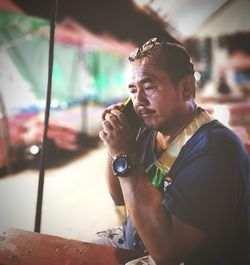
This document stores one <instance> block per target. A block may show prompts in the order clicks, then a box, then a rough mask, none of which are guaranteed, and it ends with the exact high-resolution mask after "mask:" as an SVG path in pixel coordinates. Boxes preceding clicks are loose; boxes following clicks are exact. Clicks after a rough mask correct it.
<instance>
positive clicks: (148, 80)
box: [128, 77, 153, 88]
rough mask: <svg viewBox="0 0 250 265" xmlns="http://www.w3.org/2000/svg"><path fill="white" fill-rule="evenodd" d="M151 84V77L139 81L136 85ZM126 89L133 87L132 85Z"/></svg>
mask: <svg viewBox="0 0 250 265" xmlns="http://www.w3.org/2000/svg"><path fill="white" fill-rule="evenodd" d="M151 82H153V79H152V78H151V77H145V78H143V79H141V80H139V82H138V83H139V84H145V83H151ZM128 87H129V88H132V87H134V85H133V84H129V85H128Z"/></svg>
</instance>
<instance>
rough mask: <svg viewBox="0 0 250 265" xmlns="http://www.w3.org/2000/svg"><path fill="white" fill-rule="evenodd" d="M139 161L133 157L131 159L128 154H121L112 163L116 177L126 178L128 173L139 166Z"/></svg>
mask: <svg viewBox="0 0 250 265" xmlns="http://www.w3.org/2000/svg"><path fill="white" fill-rule="evenodd" d="M137 161H138V159H137V158H135V157H133V159H132V156H131V159H130V157H129V156H128V155H126V154H120V155H118V156H116V157H115V159H114V160H113V162H112V166H113V172H114V174H115V175H116V176H120V177H125V176H126V175H127V173H128V171H129V170H130V169H131V168H132V167H134V166H136V165H138V163H137Z"/></svg>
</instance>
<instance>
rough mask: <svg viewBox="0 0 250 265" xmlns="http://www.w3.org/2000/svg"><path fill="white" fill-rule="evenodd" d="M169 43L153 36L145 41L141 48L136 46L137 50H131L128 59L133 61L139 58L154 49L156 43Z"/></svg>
mask: <svg viewBox="0 0 250 265" xmlns="http://www.w3.org/2000/svg"><path fill="white" fill-rule="evenodd" d="M167 43H168V42H165V41H159V40H158V39H157V38H152V39H150V40H149V41H147V42H146V43H144V44H143V45H142V46H140V47H139V48H136V49H135V50H133V51H132V52H131V54H130V55H129V57H128V59H129V61H130V62H133V61H134V60H136V59H137V58H139V57H140V56H142V55H143V54H145V53H147V52H148V51H150V50H152V49H153V48H154V47H155V45H156V44H160V45H164V44H167Z"/></svg>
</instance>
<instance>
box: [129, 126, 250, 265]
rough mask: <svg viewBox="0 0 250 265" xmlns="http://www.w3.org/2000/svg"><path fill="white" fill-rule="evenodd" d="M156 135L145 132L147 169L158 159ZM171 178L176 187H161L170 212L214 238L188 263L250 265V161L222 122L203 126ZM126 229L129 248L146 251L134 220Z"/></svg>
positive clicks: (142, 137) (142, 138)
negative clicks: (136, 235)
mask: <svg viewBox="0 0 250 265" xmlns="http://www.w3.org/2000/svg"><path fill="white" fill-rule="evenodd" d="M155 135H156V132H155V131H154V130H151V129H149V128H147V127H144V128H142V129H141V130H140V133H139V136H138V141H137V143H138V147H139V150H140V154H141V157H142V161H143V163H144V166H145V168H147V167H148V166H149V165H150V164H152V162H154V161H155V159H157V157H156V155H155V151H154V150H155V148H154V145H155ZM169 175H170V176H171V177H173V181H172V183H171V184H170V185H169V186H168V187H167V188H166V189H165V190H164V188H163V185H162V186H161V187H160V191H161V192H162V193H163V194H164V200H163V202H162V203H163V205H164V207H165V208H166V210H167V211H168V212H169V213H171V214H173V215H175V216H176V217H177V218H179V219H180V220H182V221H183V222H185V223H188V224H190V225H192V226H194V227H197V228H199V229H201V230H204V231H206V232H207V235H208V236H207V238H206V240H204V242H202V244H201V245H200V246H199V247H198V248H197V250H195V251H194V252H193V253H192V254H191V255H190V256H189V257H188V258H187V259H186V260H184V264H185V265H208V264H209V265H224V264H225V265H226V264H228V265H229V264H230V265H243V264H244V265H245V264H247V263H246V262H245V257H246V255H247V253H248V251H247V242H246V240H247V237H248V236H249V234H248V230H247V220H248V218H247V212H248V211H247V210H248V208H247V207H249V205H248V204H247V202H249V201H250V200H249V197H248V196H249V187H250V183H249V157H248V154H247V152H246V149H245V148H244V146H243V144H242V143H241V141H240V140H239V138H238V137H237V136H236V135H235V134H234V133H233V132H232V131H231V130H229V129H228V128H227V127H225V126H223V125H222V124H221V123H219V122H218V121H212V122H210V123H208V124H206V125H203V126H202V127H201V128H200V129H199V130H198V131H197V132H196V133H195V134H194V135H193V136H192V137H191V139H190V140H189V141H188V142H187V143H186V145H185V146H184V147H183V148H182V150H181V152H180V154H179V156H178V157H177V159H176V161H175V163H174V165H173V166H172V168H171V170H170V172H169ZM124 226H125V238H126V242H127V245H128V247H129V248H131V249H134V248H135V247H134V245H137V247H138V248H139V249H143V244H142V242H140V240H137V239H136V238H134V236H133V231H134V230H133V226H132V224H131V222H130V220H129V219H128V220H127V221H126V223H125V225H124ZM249 251H250V249H249Z"/></svg>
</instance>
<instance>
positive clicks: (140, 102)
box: [134, 89, 149, 107]
mask: <svg viewBox="0 0 250 265" xmlns="http://www.w3.org/2000/svg"><path fill="white" fill-rule="evenodd" d="M148 103H149V102H148V98H147V95H146V93H145V91H144V90H143V89H142V90H140V89H139V90H138V91H137V93H136V95H135V98H134V105H135V106H136V107H139V106H146V105H148Z"/></svg>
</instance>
